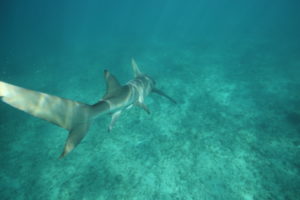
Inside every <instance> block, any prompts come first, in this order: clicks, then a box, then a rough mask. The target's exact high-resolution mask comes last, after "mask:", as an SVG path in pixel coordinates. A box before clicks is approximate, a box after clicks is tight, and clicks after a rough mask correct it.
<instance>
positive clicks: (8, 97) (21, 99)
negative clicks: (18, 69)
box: [0, 81, 91, 157]
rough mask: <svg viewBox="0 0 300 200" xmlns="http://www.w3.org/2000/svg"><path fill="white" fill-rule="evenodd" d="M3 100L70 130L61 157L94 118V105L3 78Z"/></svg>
mask: <svg viewBox="0 0 300 200" xmlns="http://www.w3.org/2000/svg"><path fill="white" fill-rule="evenodd" d="M0 97H2V100H3V101H4V102H5V103H7V104H9V105H11V106H13V107H15V108H17V109H19V110H22V111H24V112H26V113H28V114H31V115H33V116H35V117H37V118H41V119H44V120H47V121H49V122H51V123H53V124H56V125H58V126H60V127H63V128H65V129H67V130H69V131H70V132H69V136H68V139H67V142H66V144H65V148H64V151H63V153H62V155H61V157H63V156H65V155H67V154H68V153H69V152H70V151H71V150H72V149H74V148H75V147H76V145H78V144H79V143H80V141H81V140H82V138H83V137H84V136H85V134H86V132H87V131H88V128H89V124H90V122H89V120H90V118H91V106H89V105H86V104H83V103H79V102H76V101H72V100H68V99H64V98H60V97H56V96H52V95H49V94H45V93H41V92H36V91H32V90H28V89H25V88H21V87H18V86H15V85H12V84H8V83H5V82H2V81H0Z"/></svg>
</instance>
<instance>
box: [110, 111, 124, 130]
mask: <svg viewBox="0 0 300 200" xmlns="http://www.w3.org/2000/svg"><path fill="white" fill-rule="evenodd" d="M121 113H122V110H118V111H117V112H115V113H113V114H112V117H111V122H110V124H109V127H108V131H109V132H110V131H111V130H112V128H113V126H114V125H115V123H116V121H117V119H119V117H120V115H121Z"/></svg>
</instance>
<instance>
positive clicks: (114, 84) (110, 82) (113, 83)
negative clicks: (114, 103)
mask: <svg viewBox="0 0 300 200" xmlns="http://www.w3.org/2000/svg"><path fill="white" fill-rule="evenodd" d="M104 78H105V81H106V94H105V95H104V97H103V98H105V97H108V96H109V95H110V94H112V93H113V92H114V91H115V90H116V89H119V88H121V85H120V83H119V81H118V80H117V79H116V78H115V77H114V75H112V74H111V73H110V72H109V71H107V70H104Z"/></svg>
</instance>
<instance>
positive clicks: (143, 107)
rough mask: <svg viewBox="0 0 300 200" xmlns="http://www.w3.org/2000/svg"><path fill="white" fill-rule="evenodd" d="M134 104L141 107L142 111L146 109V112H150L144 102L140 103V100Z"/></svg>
mask: <svg viewBox="0 0 300 200" xmlns="http://www.w3.org/2000/svg"><path fill="white" fill-rule="evenodd" d="M136 105H137V106H138V107H140V108H142V109H143V110H144V111H146V112H147V113H148V114H150V110H149V108H148V107H147V106H146V105H145V104H144V103H141V102H137V103H136Z"/></svg>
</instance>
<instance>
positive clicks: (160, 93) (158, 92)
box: [152, 88, 177, 104]
mask: <svg viewBox="0 0 300 200" xmlns="http://www.w3.org/2000/svg"><path fill="white" fill-rule="evenodd" d="M152 92H154V93H157V94H159V95H161V96H163V97H165V98H167V99H169V100H170V101H171V102H173V103H175V104H177V102H176V101H175V100H174V99H173V98H172V97H170V96H168V95H167V94H166V93H164V92H163V91H161V90H159V89H156V88H153V89H152Z"/></svg>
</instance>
